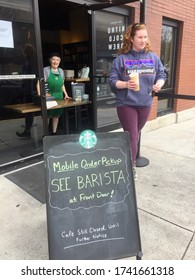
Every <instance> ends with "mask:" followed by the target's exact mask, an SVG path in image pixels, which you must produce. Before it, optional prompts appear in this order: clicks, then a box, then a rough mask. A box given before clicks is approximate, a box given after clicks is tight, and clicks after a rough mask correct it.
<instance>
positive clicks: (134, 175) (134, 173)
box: [133, 167, 137, 181]
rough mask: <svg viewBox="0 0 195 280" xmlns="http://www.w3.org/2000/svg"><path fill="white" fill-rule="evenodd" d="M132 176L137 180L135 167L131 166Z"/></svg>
mask: <svg viewBox="0 0 195 280" xmlns="http://www.w3.org/2000/svg"><path fill="white" fill-rule="evenodd" d="M133 178H134V180H135V181H136V180H137V172H136V168H135V167H133Z"/></svg>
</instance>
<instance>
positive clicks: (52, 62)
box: [49, 56, 61, 69]
mask: <svg viewBox="0 0 195 280" xmlns="http://www.w3.org/2000/svg"><path fill="white" fill-rule="evenodd" d="M49 61H50V65H51V68H54V69H55V68H58V66H59V65H60V61H61V59H60V57H58V56H52V57H51V58H50V60H49Z"/></svg>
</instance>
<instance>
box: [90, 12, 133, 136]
mask: <svg viewBox="0 0 195 280" xmlns="http://www.w3.org/2000/svg"><path fill="white" fill-rule="evenodd" d="M128 13H129V10H128V9H121V8H120V9H119V8H117V9H115V10H114V9H112V10H109V9H107V10H98V11H95V12H93V31H92V37H93V38H92V42H93V46H92V51H93V55H92V56H93V92H94V100H95V101H94V102H95V103H96V104H97V105H96V107H97V116H96V118H97V130H98V131H109V130H112V129H115V128H118V127H119V120H118V116H117V113H116V107H115V94H114V93H113V92H112V91H111V89H110V86H109V83H108V75H109V72H110V68H111V64H112V61H113V60H114V58H115V57H116V55H117V53H118V50H119V49H120V47H121V44H122V41H123V34H124V31H125V29H126V26H127V24H128V20H129V17H128Z"/></svg>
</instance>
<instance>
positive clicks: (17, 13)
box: [0, 0, 42, 166]
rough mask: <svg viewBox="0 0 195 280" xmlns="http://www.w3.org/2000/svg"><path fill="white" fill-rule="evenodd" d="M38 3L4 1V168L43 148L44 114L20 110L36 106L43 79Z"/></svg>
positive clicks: (0, 58) (0, 72)
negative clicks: (36, 16)
mask: <svg viewBox="0 0 195 280" xmlns="http://www.w3.org/2000/svg"><path fill="white" fill-rule="evenodd" d="M34 2H37V0H3V1H2V0H0V154H1V157H0V166H1V165H4V164H7V163H10V162H15V161H17V160H21V159H23V158H25V157H28V156H31V155H33V154H36V153H39V152H40V150H41V146H42V118H41V113H40V112H34V113H30V112H29V113H23V112H21V111H19V110H17V108H18V107H17V106H20V105H21V104H26V103H31V102H32V96H33V94H34V93H35V92H36V80H37V77H38V76H39V74H38V63H37V46H36V38H35V37H36V36H35V26H34Z"/></svg>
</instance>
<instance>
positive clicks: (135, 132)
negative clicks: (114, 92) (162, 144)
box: [117, 106, 151, 166]
mask: <svg viewBox="0 0 195 280" xmlns="http://www.w3.org/2000/svg"><path fill="white" fill-rule="evenodd" d="M150 110H151V107H142V108H141V107H128V106H120V107H117V113H118V117H119V120H120V123H121V125H122V127H123V130H124V131H128V132H129V134H130V150H131V155H132V164H133V166H135V162H136V155H137V150H138V142H139V134H140V131H141V129H142V128H143V127H144V125H145V123H146V122H147V119H148V116H149V114H150Z"/></svg>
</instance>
